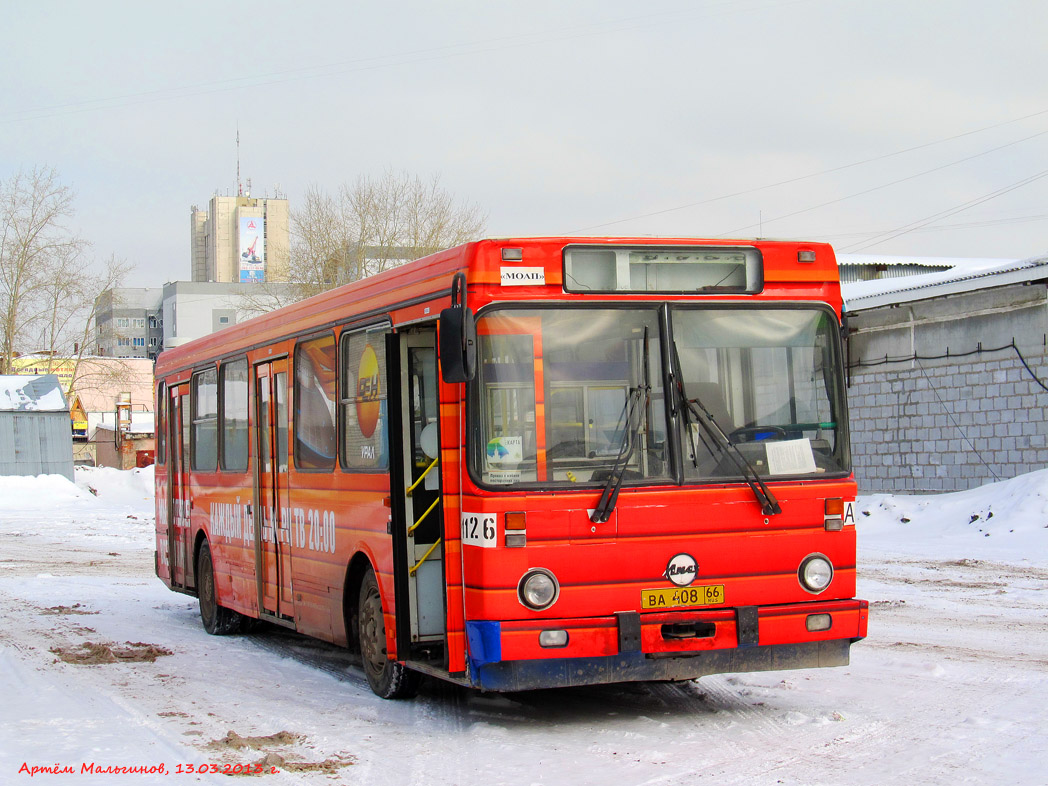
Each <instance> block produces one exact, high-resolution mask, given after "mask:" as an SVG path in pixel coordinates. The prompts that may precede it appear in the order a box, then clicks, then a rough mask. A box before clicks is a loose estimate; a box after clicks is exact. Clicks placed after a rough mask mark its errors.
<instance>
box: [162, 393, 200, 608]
mask: <svg viewBox="0 0 1048 786" xmlns="http://www.w3.org/2000/svg"><path fill="white" fill-rule="evenodd" d="M168 396H169V398H168V413H169V417H168V419H167V423H168V434H167V436H168V444H169V445H170V446H171V458H170V460H169V461H168V464H167V468H168V469H167V471H168V476H167V488H168V499H167V559H168V565H169V566H170V570H171V586H172V588H175V587H178V588H181V589H188V588H189V587H192V586H193V585H194V582H193V581H191V578H192V573H193V570H192V567H191V564H190V563H191V558H192V549H191V544H190V543H189V538H190V518H189V507H190V500H189V482H188V480H189V455H188V453H189V385H188V384H183V385H172V386H171V387H169V388H168Z"/></svg>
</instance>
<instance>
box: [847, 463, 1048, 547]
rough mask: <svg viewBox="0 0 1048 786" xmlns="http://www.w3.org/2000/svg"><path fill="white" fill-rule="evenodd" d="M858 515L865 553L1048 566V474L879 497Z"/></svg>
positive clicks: (866, 500) (862, 501)
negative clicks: (946, 490)
mask: <svg viewBox="0 0 1048 786" xmlns="http://www.w3.org/2000/svg"><path fill="white" fill-rule="evenodd" d="M856 511H857V512H856V519H857V522H856V524H857V526H858V527H859V546H860V549H862V548H863V547H864V546H869V547H873V548H876V549H878V550H880V551H883V552H887V553H906V554H913V555H919V556H924V557H933V558H937V559H967V558H982V559H993V560H997V561H1000V562H1011V563H1017V564H1027V565H1038V566H1043V565H1048V549H1046V547H1048V470H1040V471H1038V472H1031V473H1029V474H1027V475H1020V476H1019V477H1016V478H1012V479H1010V480H1002V481H1000V482H997V483H989V484H987V485H985V486H982V487H980V488H975V489H970V490H968V491H958V492H954V493H952V494H934V495H919V496H918V495H902V494H874V495H871V496H868V497H860V498H859V500H858V502H857V503H856ZM860 563H861V560H860Z"/></svg>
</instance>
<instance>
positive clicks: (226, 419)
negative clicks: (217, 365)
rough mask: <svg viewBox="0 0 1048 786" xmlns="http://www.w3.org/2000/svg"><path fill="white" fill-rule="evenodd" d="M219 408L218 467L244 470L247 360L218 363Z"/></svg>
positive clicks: (245, 460) (246, 434)
mask: <svg viewBox="0 0 1048 786" xmlns="http://www.w3.org/2000/svg"><path fill="white" fill-rule="evenodd" d="M219 389H220V397H221V400H222V409H221V411H220V413H219V416H220V420H221V423H220V427H221V431H222V469H224V470H229V471H235V472H243V471H245V470H246V469H247V441H248V432H247V359H246V358H243V359H241V360H231V361H227V362H225V363H223V364H222V369H221V370H220V372H219Z"/></svg>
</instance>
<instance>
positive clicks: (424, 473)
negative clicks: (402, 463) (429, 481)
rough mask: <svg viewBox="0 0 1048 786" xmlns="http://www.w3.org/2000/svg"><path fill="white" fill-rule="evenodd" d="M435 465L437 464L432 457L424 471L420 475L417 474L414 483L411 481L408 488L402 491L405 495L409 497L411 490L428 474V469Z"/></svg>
mask: <svg viewBox="0 0 1048 786" xmlns="http://www.w3.org/2000/svg"><path fill="white" fill-rule="evenodd" d="M435 466H437V459H433V462H432V463H431V464H430V465H429V466H428V467H426V471H425V472H423V473H422V474H421V475H419V476H418V480H416V481H415V482H414V483H412V484H411V485H410V486H408V490H407V491H405V492H404V493H405V494H406V495H407V496H409V497H410V496H411V492H412V491H414V490H415V488H416V487H417V486H418V484H419V483H421V482H422V481H423V479H425V477H426V475H428V474H429V471H430V470H431V469H433V467H435Z"/></svg>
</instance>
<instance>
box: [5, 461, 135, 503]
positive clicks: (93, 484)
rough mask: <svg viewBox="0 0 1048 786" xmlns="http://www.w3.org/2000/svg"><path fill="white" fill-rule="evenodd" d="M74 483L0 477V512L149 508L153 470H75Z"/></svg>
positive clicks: (59, 478)
mask: <svg viewBox="0 0 1048 786" xmlns="http://www.w3.org/2000/svg"><path fill="white" fill-rule="evenodd" d="M75 470H76V483H70V482H69V481H68V480H67V479H66V478H64V477H63V476H61V475H36V476H32V475H12V476H0V512H12V513H14V512H19V513H22V512H31V511H41V510H49V511H55V510H56V509H57V510H65V509H80V510H83V509H102V508H121V507H130V508H136V509H139V510H141V511H142V512H145V513H148V512H150V511H152V509H153V494H154V491H153V468H152V467H146V468H145V469H133V470H129V471H121V470H119V469H113V468H111V467H76V468H75Z"/></svg>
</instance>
